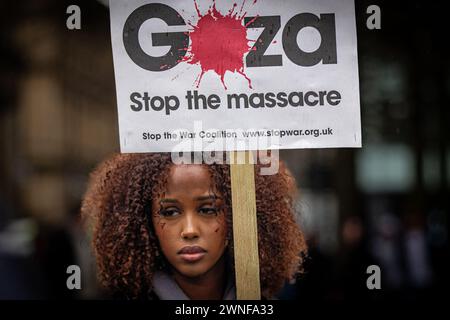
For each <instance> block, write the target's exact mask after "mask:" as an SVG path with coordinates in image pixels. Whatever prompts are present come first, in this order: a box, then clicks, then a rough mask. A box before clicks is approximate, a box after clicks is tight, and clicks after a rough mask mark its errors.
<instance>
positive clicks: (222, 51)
mask: <svg viewBox="0 0 450 320" xmlns="http://www.w3.org/2000/svg"><path fill="white" fill-rule="evenodd" d="M245 2H246V0H243V3H242V5H241V7H240V10H239V12H235V8H236V7H237V4H236V3H235V4H233V6H232V8H231V9H230V10H229V11H228V13H227V14H226V15H223V14H222V13H220V12H219V11H218V10H217V8H216V3H215V0H213V4H212V6H211V7H210V8H209V9H208V11H207V12H206V14H204V15H202V14H201V12H200V9H199V6H198V4H197V1H196V0H194V5H195V10H196V11H197V15H198V18H199V19H198V21H197V25H193V24H190V25H191V26H192V27H193V30H192V31H190V33H189V36H190V38H191V44H190V46H189V48H187V49H188V52H187V54H186V56H185V57H184V58H183V60H182V61H186V62H187V63H190V64H198V65H199V66H200V67H201V69H202V71H201V74H200V75H199V76H198V78H197V80H196V86H197V88H198V87H199V86H200V82H201V81H202V78H203V75H204V74H205V73H206V72H208V71H213V72H215V73H216V74H217V75H218V76H220V80H221V81H222V84H223V86H224V87H225V89H227V86H226V85H225V81H224V78H225V73H226V72H227V71H229V72H232V73H234V72H237V73H239V74H241V75H242V76H243V77H244V78H245V79H247V81H248V84H249V87H250V88H252V83H251V80H250V79H249V78H248V77H247V75H246V74H245V73H244V55H245V54H246V53H248V52H249V51H250V49H251V47H250V46H249V45H248V41H249V39H247V28H246V26H244V24H243V20H244V17H245V15H246V14H247V12H245V13H242V11H243V8H244V5H245ZM255 2H256V1H254V2H253V3H255Z"/></svg>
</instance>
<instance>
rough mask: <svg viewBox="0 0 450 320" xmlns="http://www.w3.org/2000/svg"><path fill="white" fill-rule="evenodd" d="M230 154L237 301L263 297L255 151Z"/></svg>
mask: <svg viewBox="0 0 450 320" xmlns="http://www.w3.org/2000/svg"><path fill="white" fill-rule="evenodd" d="M230 156H231V160H232V161H231V164H230V171H231V199H232V207H233V239H234V264H235V271H236V297H237V299H238V300H260V299H261V288H260V283H259V281H260V280H259V256H258V227H257V222H256V196H255V172H254V165H253V161H251V160H252V153H251V152H249V151H238V152H231V154H230ZM236 156H237V159H236V158H235V157H236ZM243 159H245V164H237V163H244V161H243ZM236 160H239V161H236Z"/></svg>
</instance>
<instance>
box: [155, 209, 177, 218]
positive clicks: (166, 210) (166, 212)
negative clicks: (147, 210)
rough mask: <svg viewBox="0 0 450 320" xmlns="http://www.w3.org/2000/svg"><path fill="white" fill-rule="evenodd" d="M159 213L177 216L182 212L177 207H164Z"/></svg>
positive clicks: (168, 216)
mask: <svg viewBox="0 0 450 320" xmlns="http://www.w3.org/2000/svg"><path fill="white" fill-rule="evenodd" d="M159 214H160V215H161V216H163V217H166V218H170V217H175V216H177V215H178V214H180V212H179V211H178V210H177V209H164V210H161V211H160V212H159Z"/></svg>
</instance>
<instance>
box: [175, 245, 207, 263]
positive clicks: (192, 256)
mask: <svg viewBox="0 0 450 320" xmlns="http://www.w3.org/2000/svg"><path fill="white" fill-rule="evenodd" d="M178 254H179V255H180V257H181V259H183V260H185V261H187V262H195V261H198V260H200V259H201V258H203V257H204V256H205V254H206V250H205V249H203V248H202V247H199V246H188V247H184V248H182V249H181V250H180V251H178Z"/></svg>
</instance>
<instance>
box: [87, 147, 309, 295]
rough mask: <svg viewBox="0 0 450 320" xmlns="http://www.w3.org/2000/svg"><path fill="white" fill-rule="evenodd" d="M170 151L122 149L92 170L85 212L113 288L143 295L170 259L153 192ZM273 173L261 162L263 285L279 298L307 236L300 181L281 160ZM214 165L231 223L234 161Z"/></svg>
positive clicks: (101, 271) (161, 185)
mask: <svg viewBox="0 0 450 320" xmlns="http://www.w3.org/2000/svg"><path fill="white" fill-rule="evenodd" d="M172 165H174V164H173V162H172V161H171V157H170V154H169V153H151V154H117V155H114V156H112V157H111V158H110V159H108V160H106V161H104V162H103V163H101V164H100V165H99V166H98V168H97V169H96V170H94V172H92V173H91V176H90V181H89V184H88V188H87V191H86V194H85V197H84V200H83V204H82V208H81V213H82V216H83V217H84V218H85V220H86V221H87V222H89V223H90V225H91V227H92V229H93V230H92V232H93V233H92V245H93V249H94V253H95V256H96V259H97V269H98V275H99V281H100V284H101V285H102V287H104V288H105V289H107V290H108V291H109V292H110V293H113V294H114V293H121V294H123V295H124V296H126V297H128V298H132V299H134V298H138V297H140V296H141V295H143V294H145V293H146V292H148V291H149V289H151V284H152V278H153V273H154V271H155V270H158V269H162V268H165V266H166V265H167V262H166V261H165V258H164V256H163V254H162V251H161V250H160V248H159V244H158V240H157V238H156V235H155V233H154V231H153V227H152V223H151V215H150V212H151V210H152V208H151V203H152V199H153V198H154V197H159V196H160V195H161V194H162V193H163V192H164V189H165V184H166V181H167V179H168V175H169V168H170V166H172ZM279 165H280V166H279V171H278V173H277V174H275V175H259V174H258V173H259V169H260V168H261V167H262V166H261V165H260V164H256V165H255V185H256V210H257V219H258V246H259V259H260V280H261V291H262V295H263V296H264V297H273V295H274V294H275V293H277V292H278V291H279V290H280V289H281V288H282V286H283V285H284V283H285V281H287V280H291V279H293V278H294V276H295V275H297V274H298V273H300V272H301V270H302V268H301V266H302V263H303V260H304V256H305V254H306V243H305V240H304V237H303V233H302V232H301V230H300V228H299V226H298V225H297V223H296V221H295V217H294V209H293V201H294V197H295V194H296V187H295V180H294V178H293V177H292V175H291V174H290V172H289V171H288V169H287V168H286V166H285V165H284V163H283V162H282V161H280V163H279ZM205 166H207V167H208V169H209V171H210V173H211V177H212V179H213V181H214V182H215V185H216V187H217V190H218V191H220V192H221V193H222V195H223V198H224V202H225V212H226V221H227V224H228V226H231V225H232V214H231V183H230V166H229V165H226V164H210V165H206V164H205ZM227 238H228V240H229V242H228V243H229V244H228V254H229V259H230V261H231V265H232V267H233V268H234V262H233V232H232V228H228V234H227Z"/></svg>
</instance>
